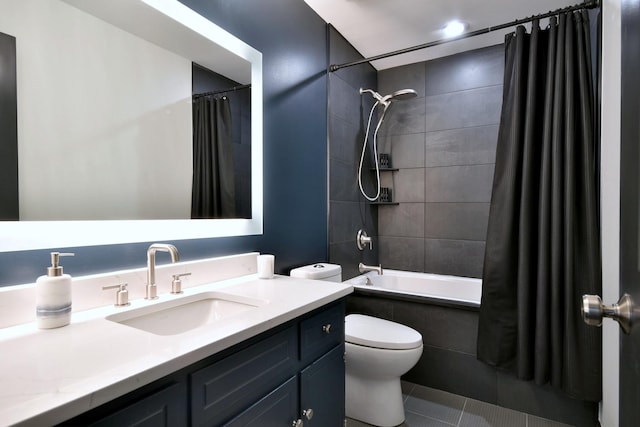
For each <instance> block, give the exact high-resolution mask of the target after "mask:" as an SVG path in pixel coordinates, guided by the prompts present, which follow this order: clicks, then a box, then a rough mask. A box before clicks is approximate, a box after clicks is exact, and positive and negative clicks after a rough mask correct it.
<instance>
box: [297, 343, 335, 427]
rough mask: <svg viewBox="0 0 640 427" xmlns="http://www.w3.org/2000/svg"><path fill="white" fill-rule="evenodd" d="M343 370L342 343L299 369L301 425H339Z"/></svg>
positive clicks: (309, 426) (308, 426) (325, 426)
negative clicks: (301, 369) (302, 423)
mask: <svg viewBox="0 0 640 427" xmlns="http://www.w3.org/2000/svg"><path fill="white" fill-rule="evenodd" d="M344 369H345V368H344V346H343V345H338V346H336V347H335V348H334V349H333V350H331V351H330V352H329V353H327V354H325V355H324V356H322V357H321V358H320V359H318V360H316V361H315V362H314V363H312V364H311V365H309V366H308V367H307V368H305V369H304V370H303V371H302V372H301V374H300V411H301V417H302V420H303V421H304V425H305V427H341V426H342V425H343V423H344V417H345V412H344V405H345V403H344V398H345V395H344V393H345V391H344ZM310 411H313V415H312V416H311V412H310Z"/></svg>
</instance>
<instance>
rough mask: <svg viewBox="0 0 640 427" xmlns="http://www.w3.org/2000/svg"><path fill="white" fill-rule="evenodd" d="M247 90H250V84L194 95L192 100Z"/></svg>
mask: <svg viewBox="0 0 640 427" xmlns="http://www.w3.org/2000/svg"><path fill="white" fill-rule="evenodd" d="M249 88H251V84H246V85H240V86H234V87H230V88H228V89H223V90H216V91H215V92H205V93H196V94H195V95H193V98H199V97H201V96H209V95H217V94H219V93H225V92H233V91H235V90H241V89H249Z"/></svg>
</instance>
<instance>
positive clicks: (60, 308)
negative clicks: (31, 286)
mask: <svg viewBox="0 0 640 427" xmlns="http://www.w3.org/2000/svg"><path fill="white" fill-rule="evenodd" d="M73 255H74V254H72V253H60V252H51V267H48V268H47V274H46V275H45V276H40V277H38V280H36V320H37V324H38V328H39V329H52V328H59V327H61V326H66V325H68V324H69V322H70V321H71V276H70V275H68V274H64V273H63V271H62V266H61V265H59V264H60V257H61V256H73Z"/></svg>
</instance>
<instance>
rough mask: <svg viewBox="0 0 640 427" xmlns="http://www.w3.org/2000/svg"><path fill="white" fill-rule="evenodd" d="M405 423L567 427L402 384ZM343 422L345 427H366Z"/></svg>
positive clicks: (411, 426) (414, 426)
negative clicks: (345, 424)
mask: <svg viewBox="0 0 640 427" xmlns="http://www.w3.org/2000/svg"><path fill="white" fill-rule="evenodd" d="M402 392H403V395H404V411H405V422H404V423H403V424H401V427H451V426H455V427H571V426H569V425H567V424H562V423H558V422H556V421H551V420H546V419H544V418H539V417H535V416H533V415H529V414H525V413H523V412H517V411H513V410H511V409H506V408H501V407H499V406H495V405H491V404H489V403H485V402H481V401H478V400H474V399H469V398H466V397H463V396H458V395H456V394H451V393H447V392H444V391H441V390H436V389H433V388H429V387H424V386H420V385H415V384H411V383H407V382H403V383H402ZM369 426H370V425H369V424H365V423H362V422H360V421H356V420H351V419H347V427H369Z"/></svg>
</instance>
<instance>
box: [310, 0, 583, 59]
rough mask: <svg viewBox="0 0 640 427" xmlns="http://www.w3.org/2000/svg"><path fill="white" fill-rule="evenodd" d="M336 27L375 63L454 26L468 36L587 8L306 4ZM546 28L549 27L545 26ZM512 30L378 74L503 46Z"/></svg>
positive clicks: (353, 1)
mask: <svg viewBox="0 0 640 427" xmlns="http://www.w3.org/2000/svg"><path fill="white" fill-rule="evenodd" d="M304 1H305V2H306V3H307V4H309V6H311V8H312V9H313V10H315V11H316V13H317V14H318V15H320V16H321V17H322V18H323V19H324V20H325V21H326V22H328V23H330V24H332V25H333V26H334V27H335V28H336V29H337V30H338V31H339V32H340V33H341V34H342V35H343V36H344V37H345V38H346V39H347V40H348V41H349V42H350V43H351V44H352V45H353V46H354V47H355V48H356V49H357V50H358V51H359V52H360V53H361V54H362V55H363V56H365V57H371V56H375V55H379V54H383V53H387V52H392V51H395V50H399V49H404V48H408V47H412V46H417V45H421V44H424V43H427V42H431V41H434V40H440V39H442V38H444V36H443V35H442V32H441V29H442V27H443V26H444V24H446V23H447V22H448V21H450V20H453V19H458V20H461V21H463V22H465V23H467V24H468V25H469V27H468V29H467V31H476V30H480V29H483V28H487V27H491V26H496V25H500V24H504V23H507V22H512V21H514V20H516V19H522V18H525V17H529V16H532V15H536V14H539V13H544V12H548V11H550V10H555V9H558V8H561V7H565V6H569V5H573V4H577V3H581V0H535V1H531V0H482V1H481V0H304ZM543 25H546V22H543ZM510 31H512V29H506V30H502V31H495V32H491V33H489V34H484V35H481V36H476V37H471V38H468V39H465V40H458V41H454V42H451V43H446V44H443V45H440V46H435V47H430V48H427V49H422V50H419V51H415V52H412V53H406V54H403V55H398V56H394V57H391V58H387V59H382V60H378V61H375V62H373V63H372V65H373V66H374V67H375V68H377V69H378V70H383V69H386V68H392V67H398V66H401V65H406V64H412V63H415V62H421V61H426V60H429V59H434V58H438V57H441V56H447V55H452V54H454V53H458V52H462V51H466V50H471V49H477V48H480V47H484V46H491V45H495V44H499V43H502V42H503V41H504V35H505V34H506V33H508V32H510Z"/></svg>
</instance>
